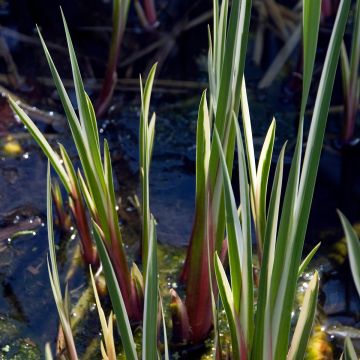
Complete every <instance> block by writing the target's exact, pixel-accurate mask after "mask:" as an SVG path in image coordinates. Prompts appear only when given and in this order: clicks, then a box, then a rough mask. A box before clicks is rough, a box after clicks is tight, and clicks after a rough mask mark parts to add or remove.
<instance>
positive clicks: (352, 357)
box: [344, 337, 359, 360]
mask: <svg viewBox="0 0 360 360" xmlns="http://www.w3.org/2000/svg"><path fill="white" fill-rule="evenodd" d="M358 359H359V358H358V356H357V355H356V352H355V349H354V345H353V344H352V341H351V339H350V338H349V337H346V338H345V346H344V360H358Z"/></svg>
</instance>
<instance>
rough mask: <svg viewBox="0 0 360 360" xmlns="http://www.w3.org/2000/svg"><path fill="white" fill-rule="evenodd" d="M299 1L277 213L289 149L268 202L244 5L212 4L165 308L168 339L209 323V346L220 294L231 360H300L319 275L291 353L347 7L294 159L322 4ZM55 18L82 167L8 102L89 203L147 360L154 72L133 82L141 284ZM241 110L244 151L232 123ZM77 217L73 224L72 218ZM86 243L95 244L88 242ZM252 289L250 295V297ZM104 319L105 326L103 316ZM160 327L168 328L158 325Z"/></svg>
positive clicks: (114, 295)
mask: <svg viewBox="0 0 360 360" xmlns="http://www.w3.org/2000/svg"><path fill="white" fill-rule="evenodd" d="M303 4H304V5H303V11H304V15H303V34H304V74H303V94H302V101H301V108H300V116H299V129H298V136H297V141H296V147H295V153H294V156H293V160H292V165H291V169H290V175H289V178H288V181H287V186H286V190H285V198H284V202H283V205H282V208H280V203H281V202H280V198H281V193H282V182H283V161H284V152H285V146H284V147H283V148H282V150H281V153H280V155H279V159H278V162H277V167H276V170H275V177H274V179H273V183H272V190H271V196H270V202H269V203H267V200H266V199H267V188H268V181H269V173H270V166H271V159H272V153H273V145H274V140H275V122H273V123H272V124H271V126H270V128H269V131H268V133H267V136H266V138H265V142H264V146H263V149H262V152H261V155H260V158H259V161H258V165H257V169H256V162H255V156H254V148H253V140H252V130H251V121H250V112H249V106H248V100H247V95H246V85H245V81H244V79H243V73H244V64H245V53H246V46H247V37H248V27H249V19H250V10H251V1H247V0H243V1H240V0H234V1H233V2H232V7H231V11H229V4H228V1H227V0H224V1H223V2H222V3H221V6H220V7H219V4H218V1H217V0H214V29H213V37H212V39H211V40H210V50H209V83H210V94H209V99H210V101H209V104H210V107H209V108H208V105H207V103H208V102H207V98H206V92H204V93H203V95H202V98H201V102H200V106H199V113H198V128H197V153H196V207H195V219H194V226H193V231H192V238H191V243H190V246H189V249H188V254H187V260H186V265H185V268H184V271H183V273H182V278H183V280H184V281H185V283H186V298H185V303H183V302H182V301H181V300H180V298H179V296H178V295H177V294H176V293H175V291H174V290H172V291H171V297H172V303H171V310H172V315H173V323H174V327H173V330H174V331H178V332H179V334H175V335H176V337H177V338H178V339H179V341H181V342H182V341H184V342H189V341H190V342H201V341H203V340H204V339H205V338H206V337H207V336H208V334H209V331H210V329H211V327H212V326H213V325H214V327H215V337H216V339H217V338H218V334H217V316H218V312H219V309H218V308H217V307H216V303H217V301H216V300H217V298H218V294H220V297H221V300H222V304H223V307H224V308H225V311H226V315H227V319H228V323H229V327H230V332H231V340H232V352H233V356H234V358H239V359H243V358H253V359H262V358H265V357H266V358H267V357H268V356H269V357H270V358H272V359H285V357H286V354H289V355H288V357H289V358H290V359H295V358H296V359H297V358H302V357H303V355H304V352H305V350H306V345H307V342H308V338H309V335H310V332H311V328H312V323H313V318H314V314H315V310H316V306H315V305H316V298H317V292H318V276H317V274H316V273H315V275H314V277H313V279H312V280H311V282H310V284H309V288H308V290H307V292H306V295H305V298H304V302H303V306H302V310H301V312H300V315H299V318H298V321H297V325H296V327H295V330H294V333H293V335H292V340H291V344H290V347H289V338H290V332H291V318H292V310H293V303H294V297H295V292H296V285H297V280H298V277H299V274H300V273H301V272H302V271H303V270H304V268H305V267H306V265H307V264H308V262H309V261H310V259H311V258H312V256H313V255H314V253H315V252H316V249H314V250H313V251H312V252H311V253H310V254H309V255H308V256H307V257H306V258H305V260H304V261H303V263H302V264H301V263H300V262H301V254H302V250H303V244H304V239H305V233H306V228H307V222H308V217H309V212H310V207H311V201H312V196H313V192H314V186H315V180H316V174H317V168H318V164H319V159H320V152H321V148H322V141H323V137H324V131H325V125H326V119H327V112H328V109H329V103H330V97H331V92H332V86H333V82H334V77H335V71H336V67H337V63H338V58H339V53H340V46H341V40H342V37H343V33H344V30H345V25H346V19H347V14H348V12H349V8H350V0H342V1H341V4H340V7H339V12H338V16H337V19H336V22H335V25H334V30H333V33H332V37H331V40H330V44H329V48H328V52H327V56H326V60H325V64H324V67H323V73H322V77H321V80H320V84H319V90H318V94H317V98H316V104H315V110H314V113H313V117H312V121H311V127H310V132H309V136H308V139H307V146H306V150H305V154H304V160H303V161H302V146H303V123H304V115H305V108H306V103H307V100H308V95H309V89H310V84H311V78H312V73H313V67H314V59H315V53H316V48H317V34H318V28H319V18H320V5H321V3H320V1H319V0H316V1H314V0H304V2H303ZM63 21H64V26H65V33H66V38H67V43H68V48H69V54H70V60H71V66H72V72H73V77H74V82H75V90H76V97H77V103H78V108H79V118H80V119H79V118H78V116H77V114H76V112H75V110H74V108H73V106H72V105H71V103H70V100H69V97H68V95H67V93H66V90H65V88H64V86H63V84H62V81H61V78H60V76H59V74H58V72H57V70H56V67H55V65H54V63H53V61H52V59H51V56H50V54H49V52H48V50H47V48H46V45H45V43H44V41H43V40H42V38H41V41H42V44H43V47H44V50H45V54H46V57H47V60H48V62H49V66H50V69H51V72H52V75H53V78H54V82H55V85H56V87H57V90H58V92H59V95H60V98H61V101H62V104H63V107H64V110H65V113H66V115H67V119H68V122H69V126H70V129H71V132H72V136H73V139H74V142H75V145H76V148H77V152H78V155H79V158H80V163H81V169H80V170H78V171H77V172H76V171H75V169H74V166H73V164H72V162H71V161H70V158H69V155H68V154H67V152H66V150H65V149H64V148H63V147H62V146H61V145H60V154H61V159H60V156H59V155H58V154H57V153H56V152H55V151H54V149H53V148H52V147H51V146H50V144H49V143H48V142H47V140H46V139H45V137H44V136H43V135H42V134H41V132H40V131H39V130H38V128H37V127H36V125H35V124H34V123H33V122H32V121H31V119H30V118H29V117H28V116H27V115H26V114H25V112H24V111H23V110H22V109H21V108H20V107H19V105H18V104H17V103H16V102H15V101H13V100H12V99H11V98H10V99H9V101H10V104H11V106H12V108H13V110H14V111H15V112H16V114H17V115H18V116H19V118H20V119H21V120H22V121H23V123H24V124H25V125H26V126H27V128H28V129H29V131H30V132H31V134H32V135H33V137H34V139H35V140H36V141H37V142H38V143H39V145H40V146H41V148H42V150H43V151H44V153H45V154H46V155H47V157H48V158H49V161H50V162H51V164H52V166H53V168H54V170H55V171H56V173H57V174H58V176H59V178H60V180H61V182H62V183H63V185H64V187H65V189H66V190H67V191H68V193H69V195H70V198H71V199H72V200H73V201H74V199H75V197H76V196H78V195H79V194H80V198H81V199H82V196H84V198H85V201H86V204H87V207H88V209H89V212H90V215H91V225H92V230H93V235H94V240H95V243H96V248H97V251H98V256H99V259H100V260H101V263H102V266H103V271H104V274H105V278H106V283H107V287H108V290H109V294H110V298H111V302H112V306H113V310H114V314H115V316H116V321H117V327H118V330H119V333H120V336H121V340H122V345H123V348H124V352H125V355H126V357H127V358H128V359H136V358H137V353H136V346H135V341H134V337H133V334H132V330H131V326H130V324H131V323H136V322H140V321H143V338H142V353H143V358H144V359H145V357H146V359H155V358H157V341H158V335H157V331H158V330H157V329H158V325H157V324H158V314H159V310H162V305H161V300H159V298H158V283H157V281H158V280H157V259H156V232H155V220H154V219H153V217H152V216H151V213H150V199H149V171H150V163H151V153H152V147H153V141H154V129H155V115H153V116H152V117H151V120H150V121H149V104H150V96H151V90H152V86H153V80H154V76H155V69H156V66H154V67H153V68H152V70H151V71H150V73H149V76H148V79H147V81H146V83H145V86H144V87H143V86H142V82H141V80H140V84H141V117H140V136H139V137H140V150H139V151H140V156H139V158H140V180H141V191H142V204H141V209H142V214H141V215H142V225H143V228H142V258H143V277H144V279H145V283H144V284H143V278H142V275H141V273H140V271H139V270H138V268H137V267H136V265H133V267H132V269H131V270H130V268H129V266H128V263H127V258H126V254H125V251H124V249H123V241H122V237H121V232H120V227H119V222H118V217H117V213H116V204H115V192H114V184H113V176H112V166H111V159H110V151H109V147H108V145H107V142H106V141H105V142H104V150H103V154H101V150H100V139H99V133H98V131H97V122H96V118H95V114H94V110H93V107H92V104H91V101H90V99H89V98H88V96H87V94H86V92H85V90H84V85H83V82H82V78H81V74H80V71H79V67H78V63H77V60H76V57H75V52H74V48H73V45H72V41H71V38H70V34H69V31H68V28H67V25H66V21H65V19H64V18H63ZM210 38H211V36H210ZM240 105H241V107H242V120H243V128H244V139H245V146H244V144H243V140H242V134H241V132H240V127H239V124H238V120H237V119H238V113H239V110H240ZM235 145H236V148H237V158H238V164H239V167H238V171H239V179H240V180H239V181H240V184H239V189H240V198H241V205H240V206H239V207H238V206H237V204H236V203H235V198H234V195H233V191H232V188H231V183H230V178H231V172H232V168H233V159H234V153H235ZM101 155H103V160H102V156H101ZM61 160H62V161H61ZM74 189H75V190H74ZM73 212H74V213H75V215H76V211H75V210H73ZM82 213H83V214H85V212H82ZM280 214H281V215H280ZM85 222H86V221H85ZM252 223H254V226H255V236H256V244H257V255H258V261H259V266H260V275H259V276H258V275H254V272H253V254H252V243H253V242H252V234H251V224H252ZM225 234H226V240H225V241H224V238H225ZM89 238H90V237H89ZM52 244H53V243H52ZM90 244H91V245H89V246H91V247H92V243H91V240H90ZM51 251H53V250H51ZM227 253H228V254H227ZM226 255H228V260H229V265H230V266H229V267H230V281H229V280H228V279H227V275H226V272H225V268H224V265H223V260H224V259H225V258H226ZM51 256H52V258H51V264H52V266H54V265H53V264H56V261H55V257H54V254H52V255H51ZM51 274H52V278H53V279H56V275H55V274H56V268H54V267H53V268H52V273H51ZM53 282H54V283H55V282H56V281H54V280H53ZM57 282H58V281H57ZM257 284H258V285H257ZM53 288H54V289H55V290H56V298H57V299H58V300H57V301H58V302H59V304H63V305H62V308H61V309H60V310H61V314H60V317H61V319H65V320H66V319H67V317H66V311H67V310H66V308H65V303H66V302H68V300H66V298H67V297H66V296H65V300H63V298H62V295H61V290H59V289H60V286H57V285H56V287H55V286H54V287H53ZM55 290H54V292H55ZM256 290H257V298H255V296H254V294H255V293H256ZM255 300H256V302H257V304H256V308H255V307H254V302H255ZM159 303H160V305H159ZM64 314H65V315H64ZM100 317H101V318H102V319H103V320H104V316H103V314H102V313H101V311H100ZM162 318H163V324H164V316H162ZM65 320H64V323H65V325H66V322H65ZM62 322H63V320H62ZM102 323H103V326H104V328H105V327H106V330H105V332H106V333H107V337H106V340H105V339H104V343H105V347H104V351H106V352H111V351H112V350H111V348H112V345H111V343H110V342H111V334H110V332H111V331H110V330H111V326H110V325H106V326H105V323H104V321H102ZM63 326H64V325H63ZM65 328H66V326H65ZM164 328H165V326H164ZM66 329H67V328H66ZM164 338H166V336H164ZM174 338H175V337H174ZM69 339H70V335H69ZM106 341H108V345H107V344H106ZM69 342H70V340H69ZM165 344H166V340H165ZM105 348H106V349H105ZM69 351H70V350H69Z"/></svg>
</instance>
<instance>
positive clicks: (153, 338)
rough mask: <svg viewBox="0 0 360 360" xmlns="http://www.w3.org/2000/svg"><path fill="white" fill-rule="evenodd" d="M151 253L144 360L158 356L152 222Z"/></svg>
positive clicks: (146, 300)
mask: <svg viewBox="0 0 360 360" xmlns="http://www.w3.org/2000/svg"><path fill="white" fill-rule="evenodd" d="M150 221H151V222H150V238H149V253H148V261H147V270H146V280H145V299H144V318H143V339H142V352H143V356H142V358H143V360H156V359H157V357H158V355H157V318H158V274H157V245H156V228H155V227H156V225H155V220H154V218H151V220H150Z"/></svg>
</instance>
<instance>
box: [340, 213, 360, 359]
mask: <svg viewBox="0 0 360 360" xmlns="http://www.w3.org/2000/svg"><path fill="white" fill-rule="evenodd" d="M338 215H339V217H340V221H341V224H342V227H343V229H344V232H345V239H346V244H347V248H348V254H349V260H350V269H351V273H352V277H353V279H354V282H355V287H356V290H357V292H358V294H359V296H360V263H359V259H360V240H359V238H358V236H357V233H356V232H355V230H354V228H353V227H352V226H351V224H350V222H349V220H348V219H347V218H346V216H345V215H344V214H343V213H342V212H341V211H340V210H338ZM343 358H344V359H349V360H357V359H358V357H357V355H356V352H355V349H354V346H353V344H352V342H351V340H350V338H348V337H347V338H346V339H345V345H344V354H343Z"/></svg>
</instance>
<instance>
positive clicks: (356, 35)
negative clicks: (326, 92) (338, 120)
mask: <svg viewBox="0 0 360 360" xmlns="http://www.w3.org/2000/svg"><path fill="white" fill-rule="evenodd" d="M340 58H341V76H342V83H343V96H344V123H343V132H342V141H343V142H344V143H345V144H347V143H349V142H351V141H352V140H353V136H354V130H355V123H356V117H357V113H358V104H359V75H358V73H359V63H360V3H359V1H357V2H356V10H355V16H354V28H353V32H352V41H351V52H350V61H349V56H348V52H347V50H346V46H345V43H344V42H343V44H342V46H341V57H340Z"/></svg>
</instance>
